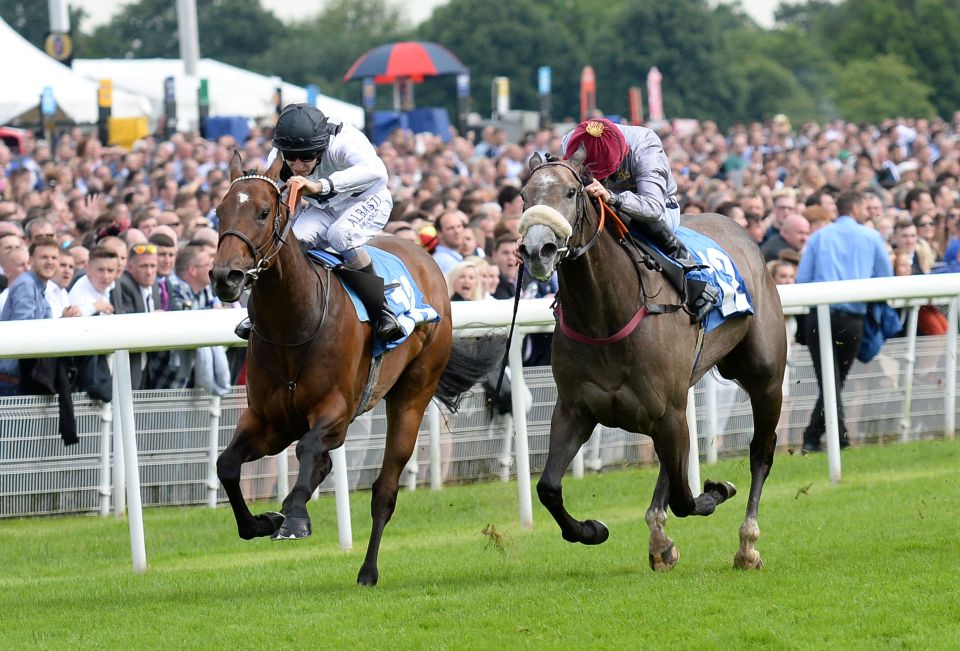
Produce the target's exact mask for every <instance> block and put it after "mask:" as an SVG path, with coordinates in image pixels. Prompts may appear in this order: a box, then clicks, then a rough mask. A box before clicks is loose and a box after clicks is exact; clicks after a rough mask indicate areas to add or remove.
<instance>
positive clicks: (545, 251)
mask: <svg viewBox="0 0 960 651" xmlns="http://www.w3.org/2000/svg"><path fill="white" fill-rule="evenodd" d="M555 255H557V245H556V244H554V243H553V242H547V243H546V244H544V245H543V246H541V247H540V257H541V258H552V257H553V256H555Z"/></svg>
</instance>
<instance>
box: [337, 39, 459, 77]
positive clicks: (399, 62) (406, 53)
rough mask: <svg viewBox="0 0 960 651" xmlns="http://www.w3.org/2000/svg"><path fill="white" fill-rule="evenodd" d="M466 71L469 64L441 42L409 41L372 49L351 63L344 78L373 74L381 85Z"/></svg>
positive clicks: (370, 75) (371, 75)
mask: <svg viewBox="0 0 960 651" xmlns="http://www.w3.org/2000/svg"><path fill="white" fill-rule="evenodd" d="M465 72H467V67H466V66H465V65H463V63H462V62H461V61H460V59H458V58H457V57H456V56H455V55H454V54H453V53H452V52H451V51H450V50H448V49H447V48H445V47H443V46H442V45H437V44H436V43H429V42H427V41H406V42H403V43H387V44H386V45H380V46H378V47H375V48H373V49H372V50H370V51H369V52H367V53H366V54H364V55H362V56H361V57H360V58H359V59H357V60H356V61H355V62H354V64H353V65H352V66H350V70H348V71H347V74H345V75H344V76H343V80H344V81H353V80H354V79H366V78H368V77H373V78H374V81H376V83H378V84H389V83H391V82H394V81H396V80H397V79H401V78H404V77H406V78H409V79H411V80H412V81H415V82H421V81H423V78H424V77H434V76H436V75H454V74H461V73H465Z"/></svg>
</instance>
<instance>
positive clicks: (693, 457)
mask: <svg viewBox="0 0 960 651" xmlns="http://www.w3.org/2000/svg"><path fill="white" fill-rule="evenodd" d="M695 394H696V391H695V389H694V387H690V388H689V389H687V430H688V431H689V434H690V451H689V452H688V453H687V483H688V484H690V492H691V493H692V494H693V496H694V497H697V496H698V495H699V494H700V441H699V440H698V438H699V434H698V431H697V401H696V397H695Z"/></svg>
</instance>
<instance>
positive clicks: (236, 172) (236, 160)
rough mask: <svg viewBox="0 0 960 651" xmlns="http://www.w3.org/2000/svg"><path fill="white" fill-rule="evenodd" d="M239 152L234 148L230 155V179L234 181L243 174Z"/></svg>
mask: <svg viewBox="0 0 960 651" xmlns="http://www.w3.org/2000/svg"><path fill="white" fill-rule="evenodd" d="M241 162H242V161H241V160H240V152H239V151H237V150H234V152H233V156H231V157H230V180H231V181H236V180H237V179H238V178H240V177H241V176H243V167H242V165H241Z"/></svg>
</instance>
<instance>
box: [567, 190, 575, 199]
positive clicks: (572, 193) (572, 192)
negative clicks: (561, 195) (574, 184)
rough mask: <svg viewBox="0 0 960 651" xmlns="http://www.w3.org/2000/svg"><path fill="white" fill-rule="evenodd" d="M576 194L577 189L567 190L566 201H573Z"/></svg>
mask: <svg viewBox="0 0 960 651" xmlns="http://www.w3.org/2000/svg"><path fill="white" fill-rule="evenodd" d="M576 194H577V189H576V188H570V189H569V190H567V199H573V198H574V197H575V196H576Z"/></svg>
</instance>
